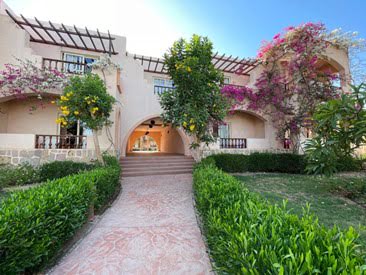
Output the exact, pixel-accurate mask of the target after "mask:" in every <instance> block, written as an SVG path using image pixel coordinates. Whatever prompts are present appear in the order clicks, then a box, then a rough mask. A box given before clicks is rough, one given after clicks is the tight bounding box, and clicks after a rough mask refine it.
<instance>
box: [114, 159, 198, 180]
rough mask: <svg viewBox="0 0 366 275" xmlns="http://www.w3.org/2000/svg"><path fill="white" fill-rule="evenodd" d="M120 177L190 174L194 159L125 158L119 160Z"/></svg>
mask: <svg viewBox="0 0 366 275" xmlns="http://www.w3.org/2000/svg"><path fill="white" fill-rule="evenodd" d="M120 163H121V166H122V177H137V176H151V175H175V174H189V173H192V170H193V164H194V159H193V158H191V157H187V156H180V155H172V156H169V155H168V156H127V157H124V158H121V160H120Z"/></svg>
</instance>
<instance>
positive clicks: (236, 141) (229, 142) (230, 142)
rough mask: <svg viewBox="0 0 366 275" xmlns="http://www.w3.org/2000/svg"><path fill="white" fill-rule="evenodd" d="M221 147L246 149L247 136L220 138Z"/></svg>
mask: <svg viewBox="0 0 366 275" xmlns="http://www.w3.org/2000/svg"><path fill="white" fill-rule="evenodd" d="M220 148H221V149H245V148H247V139H246V138H220Z"/></svg>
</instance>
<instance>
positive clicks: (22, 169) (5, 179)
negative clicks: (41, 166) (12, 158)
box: [0, 163, 39, 190]
mask: <svg viewBox="0 0 366 275" xmlns="http://www.w3.org/2000/svg"><path fill="white" fill-rule="evenodd" d="M35 182H39V170H38V169H37V168H35V167H33V166H32V165H30V164H28V163H22V164H20V165H17V166H12V165H3V166H0V190H1V188H3V187H7V186H14V185H24V184H31V183H35Z"/></svg>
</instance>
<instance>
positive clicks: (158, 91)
mask: <svg viewBox="0 0 366 275" xmlns="http://www.w3.org/2000/svg"><path fill="white" fill-rule="evenodd" d="M172 89H175V87H167V86H159V85H154V94H157V95H161V94H162V93H164V92H167V91H170V90H172Z"/></svg>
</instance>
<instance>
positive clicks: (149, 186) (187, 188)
mask: <svg viewBox="0 0 366 275" xmlns="http://www.w3.org/2000/svg"><path fill="white" fill-rule="evenodd" d="M122 188H123V191H122V194H121V195H120V196H119V197H118V198H117V200H116V201H115V202H114V204H113V205H112V207H111V208H109V209H108V210H107V211H106V212H105V214H104V215H103V217H102V218H101V219H100V221H99V222H98V224H97V225H96V226H95V227H94V228H93V230H92V231H91V232H90V233H89V234H88V235H87V236H85V238H84V239H83V240H81V241H80V242H79V243H78V244H77V246H76V247H75V248H74V249H73V250H72V251H71V252H70V253H69V254H67V255H66V256H65V257H64V258H63V259H62V260H61V261H60V263H59V264H58V265H57V266H56V267H55V268H54V269H53V270H51V271H50V273H49V274H63V275H64V274H211V270H212V268H211V265H210V261H209V258H208V256H207V253H206V248H205V245H204V243H203V240H202V236H201V233H200V230H199V228H198V225H197V221H196V216H195V212H194V208H193V200H192V176H191V175H189V174H183V175H166V176H148V177H131V178H124V179H123V180H122Z"/></svg>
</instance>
